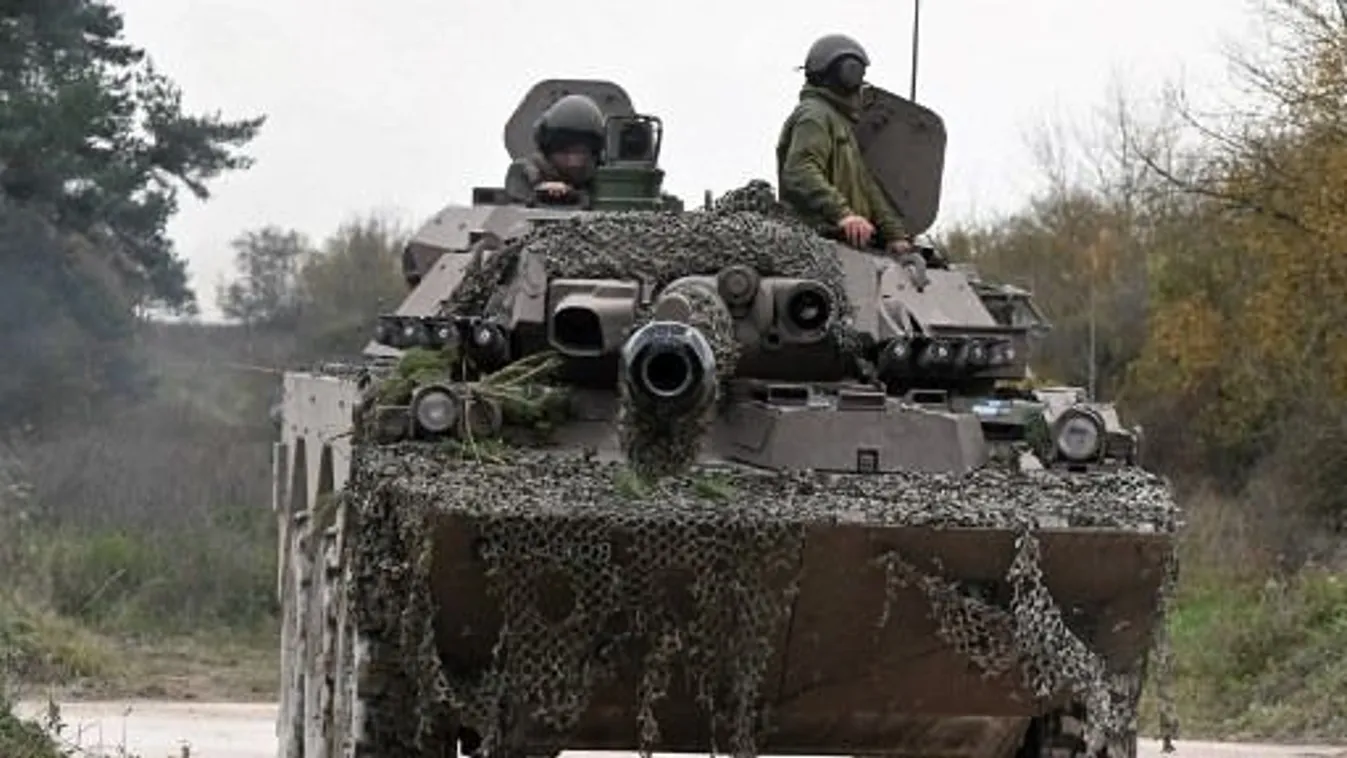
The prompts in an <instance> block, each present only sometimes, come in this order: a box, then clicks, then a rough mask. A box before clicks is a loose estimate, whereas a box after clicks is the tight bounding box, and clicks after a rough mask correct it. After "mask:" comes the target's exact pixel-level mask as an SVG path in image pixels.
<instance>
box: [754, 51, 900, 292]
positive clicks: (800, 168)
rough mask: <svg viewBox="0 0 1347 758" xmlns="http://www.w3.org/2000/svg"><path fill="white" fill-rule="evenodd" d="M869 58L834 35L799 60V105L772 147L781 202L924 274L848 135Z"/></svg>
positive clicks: (827, 231) (834, 232)
mask: <svg viewBox="0 0 1347 758" xmlns="http://www.w3.org/2000/svg"><path fill="white" fill-rule="evenodd" d="M868 65H870V58H869V56H867V55H866V54H865V49H864V48H862V47H861V45H860V43H858V42H856V40H854V39H852V38H850V37H848V36H846V35H842V34H829V35H827V36H825V37H820V38H819V39H818V40H817V41H815V42H814V44H813V45H812V46H811V47H810V48H809V53H808V54H807V55H806V56H805V63H804V73H805V85H804V87H803V89H801V90H800V102H799V104H798V105H796V106H795V110H793V111H792V112H791V114H790V116H789V117H788V118H787V119H786V123H785V125H784V126H783V127H782V129H781V137H780V139H779V140H778V141H777V145H776V168H777V182H778V185H779V187H780V191H781V200H782V202H784V203H786V204H787V205H789V206H790V207H791V208H793V209H794V210H795V211H796V212H797V213H799V214H800V216H802V217H803V218H804V220H805V221H806V222H808V223H810V224H811V225H813V226H815V227H817V228H818V229H819V230H820V231H821V232H823V233H824V234H826V235H828V236H837V233H838V232H840V233H841V234H840V236H841V238H842V239H844V240H846V241H847V242H848V243H850V244H851V245H854V246H856V247H860V248H866V247H882V248H884V249H887V250H888V251H889V252H891V253H894V254H895V255H899V256H902V258H901V260H902V262H903V263H904V264H910V265H912V266H915V267H916V268H917V269H918V270H919V271H922V272H924V271H925V265H924V264H925V261H924V259H922V256H921V255H920V254H918V253H915V251H914V250H913V247H912V242H911V239H910V237H909V236H908V234H907V229H906V227H905V226H904V224H903V219H902V217H901V215H900V214H899V213H898V211H897V210H896V209H895V208H894V207H893V206H892V205H891V204H890V203H889V201H888V198H887V197H885V195H884V192H883V190H881V189H880V188H879V184H878V183H877V182H876V181H875V179H874V177H873V176H872V175H871V174H870V170H869V168H868V167H867V166H866V165H865V160H864V158H863V157H862V156H861V149H860V145H858V144H857V142H856V137H855V135H854V133H853V131H852V128H853V126H854V125H855V123H856V120H857V118H859V115H860V109H861V105H860V100H861V98H860V94H861V87H862V85H863V84H864V80H865V69H866V67H867V66H868Z"/></svg>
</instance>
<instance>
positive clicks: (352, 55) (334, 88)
mask: <svg viewBox="0 0 1347 758" xmlns="http://www.w3.org/2000/svg"><path fill="white" fill-rule="evenodd" d="M116 4H117V6H118V7H119V8H120V9H122V11H123V14H124V16H125V20H126V36H127V37H128V38H129V39H130V40H131V41H132V42H134V43H136V44H138V45H140V46H143V47H145V48H146V49H147V50H148V51H149V52H150V54H151V55H152V56H153V58H154V60H155V62H156V64H157V65H158V66H159V67H160V69H161V70H163V71H164V73H166V74H168V75H169V76H171V77H172V78H173V79H174V80H175V81H176V82H177V83H178V84H179V85H180V86H181V87H182V88H183V90H184V100H185V103H186V105H187V107H188V108H189V109H191V110H197V111H199V110H206V111H215V110H221V111H223V113H224V114H225V115H226V116H229V117H242V116H251V115H255V114H259V113H262V114H266V115H267V116H268V121H267V124H266V125H265V126H264V127H263V131H262V132H261V134H260V136H259V137H258V138H257V140H255V142H254V143H253V145H252V147H251V149H250V152H251V154H252V155H253V156H254V157H256V159H257V163H256V164H255V165H254V167H253V168H252V169H250V170H248V171H246V172H240V173H235V174H232V175H229V176H227V177H225V178H224V179H222V180H219V181H217V182H216V183H214V184H213V185H212V187H213V197H212V198H211V199H210V200H209V201H208V202H206V203H204V204H202V203H198V202H196V201H195V199H193V198H191V197H190V195H188V194H187V193H183V198H182V210H181V211H180V213H179V214H178V216H177V217H176V218H175V219H174V221H173V222H172V224H171V225H170V227H169V232H170V234H171V236H172V237H173V239H174V240H175V242H176V243H177V245H178V249H179V251H180V252H181V254H182V255H183V256H184V257H185V258H187V260H188V261H189V271H190V273H191V274H192V282H193V286H195V287H196V289H197V293H198V296H199V298H200V300H201V305H202V309H203V315H205V316H206V317H207V318H213V317H215V315H216V314H217V313H218V311H217V310H216V307H215V302H214V299H215V283H216V281H217V280H218V279H219V277H221V276H222V275H226V274H228V273H229V272H230V271H231V253H230V250H229V247H228V241H229V240H230V239H231V238H232V237H233V236H235V235H236V234H238V233H239V232H241V231H243V230H245V229H250V228H255V227H258V226H261V225H264V224H268V223H275V224H279V225H281V226H284V227H291V228H295V229H299V230H300V231H302V232H305V233H307V234H309V235H310V236H311V237H313V238H315V239H321V238H322V237H323V236H324V235H326V234H327V233H328V232H330V231H332V230H333V229H335V227H336V226H337V224H339V223H340V222H341V221H343V220H344V219H346V218H348V217H350V215H351V214H354V213H363V212H366V211H370V210H376V209H380V210H387V211H391V212H393V213H395V214H397V215H398V216H400V217H402V218H403V219H404V220H405V221H406V222H407V223H409V224H412V225H415V224H419V223H420V222H421V221H422V220H424V219H425V218H426V217H428V216H429V215H431V214H432V213H434V212H435V211H437V210H439V209H440V208H441V207H443V206H444V205H446V204H448V203H466V202H468V200H469V192H470V188H471V187H472V186H474V185H499V184H500V183H501V181H502V180H503V178H504V173H505V168H506V166H507V164H508V158H507V155H506V153H505V148H504V146H503V144H502V131H503V128H504V124H505V121H506V119H507V118H509V116H510V113H511V112H512V111H513V110H514V108H515V106H516V105H517V104H518V102H519V99H520V98H521V97H522V96H523V95H524V93H525V92H526V91H527V90H528V88H529V87H530V86H532V85H533V84H534V83H535V82H537V81H539V80H542V79H548V78H572V77H574V78H581V77H585V78H588V77H593V78H606V79H611V80H613V81H616V82H617V83H619V84H620V85H622V86H623V87H624V88H625V89H626V90H627V92H628V93H629V94H630V95H631V97H632V100H633V102H634V104H635V106H636V108H637V110H638V111H641V112H648V113H655V114H657V115H659V116H660V117H661V118H662V119H663V121H664V125H665V144H664V149H663V153H662V163H663V165H664V168H665V170H666V172H667V178H666V189H667V190H669V191H671V192H673V193H674V194H677V195H680V196H681V197H682V198H683V200H684V202H686V203H687V204H688V206H689V207H694V206H699V205H700V204H701V197H702V193H703V190H705V189H711V190H712V191H714V192H715V193H716V194H717V195H718V194H720V193H722V192H724V191H726V190H729V189H731V188H734V187H737V186H740V185H742V184H743V183H744V182H746V181H747V180H748V179H750V178H755V177H761V178H764V179H767V180H768V181H771V182H772V183H773V184H775V168H774V156H773V151H774V148H775V141H776V137H777V132H778V130H779V129H780V124H781V121H782V119H784V118H785V116H786V114H787V113H788V112H789V111H790V109H791V108H792V107H793V105H794V103H795V101H796V97H797V93H798V90H799V85H800V82H801V77H802V74H801V73H800V72H798V71H796V70H795V67H796V66H798V65H799V64H800V63H802V62H803V58H804V53H805V50H806V49H807V48H808V46H809V44H810V43H811V42H812V41H813V40H814V39H815V38H816V37H818V36H820V35H822V34H826V33H831V32H842V33H847V34H851V35H853V36H855V37H856V38H857V39H859V40H860V42H861V43H862V44H863V45H865V46H866V48H867V50H868V51H869V53H870V58H871V63H872V65H871V67H870V71H869V74H868V78H869V80H870V81H872V82H875V83H877V84H880V85H882V86H885V87H886V88H888V89H891V90H894V91H896V92H899V93H903V94H906V92H907V87H908V78H909V75H910V59H911V48H910V40H911V17H912V0H890V1H889V2H883V1H882V0H827V2H814V3H804V2H800V1H799V0H772V1H771V2H766V0H763V1H761V2H732V1H731V0H718V1H712V0H673V1H672V2H669V3H668V4H667V5H666V4H664V3H650V4H644V3H643V4H640V6H641V7H640V9H639V10H636V6H637V4H636V3H631V2H622V1H621V0H580V1H579V2H572V3H545V2H541V1H540V0H457V1H455V0H119V1H118V2H117V3H116ZM1249 18H1250V16H1249V7H1248V6H1247V4H1246V0H1130V1H1129V2H1122V1H1121V0H1019V1H1018V2H1012V1H1011V0H925V2H924V3H923V4H922V30H921V50H920V54H921V60H920V68H919V72H918V73H919V81H918V92H917V99H918V100H919V101H920V102H922V103H923V104H925V105H926V106H928V107H931V108H933V109H934V110H935V111H936V112H938V113H939V114H941V116H942V117H943V118H944V120H945V127H946V130H947V132H948V137H949V143H948V147H947V152H946V164H945V165H946V173H945V182H944V187H945V197H944V202H943V204H942V208H941V216H940V221H938V222H937V227H939V225H940V222H949V221H952V220H956V219H960V218H967V217H969V216H970V215H971V214H974V213H977V214H985V213H990V212H998V211H1003V210H1010V209H1013V208H1014V207H1015V205H1016V204H1017V203H1018V202H1020V201H1021V200H1022V199H1023V198H1024V195H1025V193H1026V192H1027V191H1029V190H1030V189H1031V188H1032V187H1033V185H1034V183H1035V182H1036V181H1037V179H1038V174H1037V171H1036V168H1035V164H1034V163H1033V158H1032V154H1031V152H1030V150H1029V147H1028V144H1027V142H1026V137H1027V135H1028V134H1029V132H1030V130H1032V129H1034V128H1035V127H1036V126H1037V125H1039V124H1042V123H1043V122H1044V121H1045V119H1053V118H1058V117H1063V118H1067V119H1071V120H1074V121H1082V120H1084V121H1086V122H1088V120H1089V119H1090V118H1091V115H1092V112H1093V110H1094V109H1096V108H1099V107H1101V106H1103V105H1105V103H1106V101H1107V93H1108V88H1109V86H1110V85H1111V84H1112V83H1114V82H1115V81H1119V80H1120V81H1121V82H1123V83H1124V84H1125V85H1126V86H1127V87H1128V88H1129V89H1136V90H1138V91H1141V92H1152V91H1154V90H1155V89H1156V88H1157V87H1158V86H1160V85H1161V84H1162V83H1163V82H1164V81H1165V80H1169V79H1174V78H1177V77H1182V78H1183V79H1184V80H1185V82H1186V83H1187V84H1188V85H1189V86H1190V88H1193V89H1202V88H1204V87H1209V86H1210V85H1213V84H1214V85H1218V86H1219V85H1223V82H1224V81H1225V68H1224V64H1223V62H1222V59H1221V57H1220V51H1221V46H1222V45H1223V44H1224V43H1226V42H1228V41H1231V40H1239V39H1244V40H1247V39H1251V38H1250V37H1249V33H1248V32H1249V29H1250V28H1251V27H1250V26H1249Z"/></svg>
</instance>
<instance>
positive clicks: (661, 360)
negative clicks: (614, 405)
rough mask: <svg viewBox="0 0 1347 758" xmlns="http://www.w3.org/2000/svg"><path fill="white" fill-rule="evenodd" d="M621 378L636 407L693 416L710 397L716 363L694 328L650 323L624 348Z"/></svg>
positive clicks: (711, 395)
mask: <svg viewBox="0 0 1347 758" xmlns="http://www.w3.org/2000/svg"><path fill="white" fill-rule="evenodd" d="M621 378H622V381H623V383H624V384H625V385H626V387H627V390H628V391H629V392H630V393H631V396H632V398H633V400H636V401H637V402H638V403H640V404H641V405H644V406H647V407H654V408H662V409H665V410H669V411H672V412H674V413H676V414H680V415H681V414H687V413H693V412H696V411H699V410H701V409H703V408H705V406H706V405H707V404H708V403H709V402H710V400H711V399H712V397H713V396H714V394H715V384H716V359H715V356H714V354H713V353H712V352H711V344H710V343H709V342H708V341H707V339H706V337H705V336H704V335H703V334H702V333H701V331H700V330H699V329H697V327H695V326H691V325H689V324H684V323H680V322H677V321H652V322H650V323H648V324H646V325H645V326H643V327H641V328H640V329H639V330H637V331H636V332H635V333H634V334H632V335H631V337H630V338H628V339H627V341H626V343H625V344H624V345H623V347H622V367H621Z"/></svg>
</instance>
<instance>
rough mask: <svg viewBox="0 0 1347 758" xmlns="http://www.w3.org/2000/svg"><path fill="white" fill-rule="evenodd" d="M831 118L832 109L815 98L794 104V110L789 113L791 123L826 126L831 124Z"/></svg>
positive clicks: (804, 99)
mask: <svg viewBox="0 0 1347 758" xmlns="http://www.w3.org/2000/svg"><path fill="white" fill-rule="evenodd" d="M833 118H834V114H833V109H832V107H831V106H829V105H828V104H827V103H825V102H823V101H822V100H820V99H818V98H816V97H806V98H801V100H800V102H799V103H796V105H795V110H793V111H791V114H790V120H791V122H792V123H800V122H803V121H808V122H811V123H816V124H822V125H827V124H829V123H831V122H832V120H833Z"/></svg>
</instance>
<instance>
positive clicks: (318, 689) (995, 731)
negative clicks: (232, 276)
mask: <svg viewBox="0 0 1347 758" xmlns="http://www.w3.org/2000/svg"><path fill="white" fill-rule="evenodd" d="M569 93H584V94H587V95H589V96H591V97H592V98H593V99H594V100H595V101H596V102H598V103H599V104H600V106H601V107H602V109H603V110H604V112H605V114H606V119H607V127H606V128H607V131H608V140H607V147H606V149H605V151H604V155H603V161H602V165H601V167H600V168H599V170H598V175H597V178H596V180H595V183H594V187H593V189H592V191H591V192H590V193H588V196H585V197H574V196H573V197H570V198H567V199H564V201H563V204H562V205H557V204H555V203H553V204H548V203H546V202H543V201H542V200H541V199H540V200H539V201H538V202H535V203H531V204H513V205H512V204H509V203H508V202H506V201H505V199H504V198H503V193H502V192H501V190H499V189H493V188H482V189H478V190H475V191H474V192H473V198H472V204H471V205H470V206H450V207H448V208H446V209H444V210H442V211H441V212H440V213H439V214H437V215H436V216H435V217H434V218H432V219H431V220H429V221H428V222H427V223H426V224H425V225H424V226H423V227H422V228H421V229H420V230H419V231H418V232H417V233H416V234H415V235H414V236H413V238H412V239H411V241H410V243H409V244H408V245H407V247H406V251H405V257H404V273H405V274H406V278H407V281H408V284H409V287H410V290H409V293H408V295H407V297H406V300H405V301H404V302H403V303H402V304H401V306H400V307H398V308H397V310H396V311H395V312H394V313H390V314H388V315H387V316H385V317H383V318H381V319H380V321H379V323H378V325H377V329H376V334H375V338H374V340H373V341H372V342H371V343H370V344H369V346H368V347H367V349H366V353H367V360H366V362H364V363H362V364H361V365H359V366H326V367H322V368H320V369H316V370H311V371H296V372H291V373H288V374H287V375H286V376H285V378H284V400H283V404H282V412H281V419H282V424H281V426H282V432H281V439H280V440H279V442H278V443H277V444H276V449H275V453H276V455H275V508H276V510H277V513H278V517H279V524H280V552H281V563H280V566H281V570H280V577H279V588H278V589H279V593H280V597H281V598H282V604H283V608H284V629H283V640H282V644H283V648H282V653H283V655H282V658H283V677H284V687H283V698H282V701H283V702H282V708H281V715H280V719H279V723H278V734H279V736H280V738H281V748H282V755H284V756H286V758H299V757H300V756H304V757H306V758H328V757H329V756H362V757H365V756H432V755H433V756H441V755H446V756H447V755H455V754H456V753H458V752H461V753H462V754H464V755H469V756H484V757H486V756H492V757H494V756H511V758H515V757H517V756H551V755H554V754H556V753H557V752H558V751H562V750H570V749H584V750H632V749H640V750H643V751H656V752H706V751H727V752H733V753H735V754H736V755H752V754H814V755H832V754H843V755H891V756H1036V757H1041V756H1084V755H1107V756H1110V757H1111V758H1118V757H1119V756H1125V755H1132V754H1134V751H1135V727H1134V718H1133V717H1134V714H1135V710H1136V705H1137V700H1138V697H1139V692H1140V688H1141V683H1142V682H1143V681H1144V680H1145V678H1146V675H1147V670H1148V667H1149V662H1150V660H1151V658H1152V651H1153V650H1156V649H1161V648H1157V647H1156V644H1157V637H1156V635H1157V633H1158V632H1159V631H1160V630H1161V629H1162V620H1163V612H1164V602H1165V598H1166V597H1167V593H1168V591H1169V588H1170V584H1171V581H1172V577H1173V568H1174V564H1173V549H1174V539H1173V532H1174V529H1175V528H1176V525H1177V519H1178V514H1177V511H1176V509H1175V506H1174V503H1173V502H1172V500H1171V498H1170V495H1169V492H1168V489H1167V487H1166V485H1165V483H1164V482H1163V481H1162V480H1160V479H1159V478H1157V477H1155V476H1153V475H1151V474H1149V473H1147V472H1146V471H1145V470H1143V468H1142V467H1141V466H1140V464H1139V462H1138V456H1139V451H1140V448H1139V446H1140V436H1139V434H1138V433H1137V430H1135V429H1129V428H1126V427H1125V426H1124V425H1123V424H1122V423H1120V421H1119V417H1118V414H1117V413H1116V411H1115V409H1114V408H1113V407H1112V406H1110V405H1108V404H1101V403H1096V402H1091V401H1090V399H1089V398H1087V397H1085V396H1084V395H1083V393H1081V392H1080V391H1079V390H1076V389H1074V388H1037V389H1033V388H1026V387H1024V386H1023V381H1022V380H1024V379H1025V377H1026V376H1027V371H1028V360H1029V356H1030V353H1031V349H1032V346H1033V344H1034V340H1035V335H1036V334H1037V333H1039V332H1041V330H1042V329H1044V328H1046V323H1045V322H1044V320H1043V318H1042V315H1041V314H1040V313H1039V312H1038V310H1037V309H1036V307H1035V306H1034V304H1033V301H1032V297H1031V295H1030V294H1029V293H1027V292H1025V291H1023V290H1017V289H1015V288H1013V287H1010V286H1007V285H1002V284H997V283H993V282H987V281H984V280H982V279H980V278H979V277H978V276H977V275H976V272H974V271H972V270H970V269H968V268H966V267H961V266H957V265H952V264H950V263H948V262H947V261H945V260H944V258H943V256H942V255H940V254H939V253H938V252H937V251H935V250H933V249H930V248H929V247H926V248H923V251H924V252H923V256H924V258H925V262H926V266H925V268H924V270H923V269H922V267H920V266H916V267H913V266H910V265H900V264H899V263H897V262H896V260H895V259H893V258H891V257H889V256H887V255H884V254H882V253H879V252H876V251H864V250H858V249H854V248H851V247H848V246H846V245H843V244H841V243H839V242H836V241H832V240H828V239H824V238H823V237H821V236H820V235H819V234H817V233H816V232H814V231H812V230H810V229H807V228H805V227H804V226H802V225H800V224H799V223H798V222H797V221H795V220H794V219H793V218H792V217H791V216H790V214H789V213H787V212H785V211H783V209H781V208H780V207H779V206H777V205H776V203H775V200H774V198H773V194H772V190H771V187H770V185H767V184H766V183H761V182H755V183H750V184H748V185H747V186H746V187H745V188H743V189H741V190H736V191H733V192H730V193H728V194H726V195H725V196H723V197H721V198H720V199H719V200H717V201H715V202H711V201H710V195H709V193H708V201H707V203H706V204H705V206H704V207H702V208H699V209H685V208H684V207H683V206H682V203H681V201H679V200H678V199H676V198H672V197H670V196H669V195H668V194H667V193H665V192H664V191H663V173H662V170H661V169H660V168H659V162H658V158H659V152H660V145H661V142H662V137H663V127H662V122H661V121H660V119H659V118H657V117H654V116H650V115H646V114H642V113H640V112H639V111H637V110H636V109H635V108H634V107H633V104H632V102H631V100H630V98H629V96H628V95H627V93H626V92H625V91H624V90H623V89H622V88H621V87H619V86H617V85H616V84H613V83H611V82H606V81H591V80H549V81H544V82H541V83H539V84H538V85H536V86H535V87H534V88H533V89H532V90H531V91H529V92H528V93H527V94H526V95H525V97H524V98H523V100H522V102H521V103H520V105H519V107H518V110H517V111H516V112H515V113H514V115H513V116H512V117H511V118H510V120H509V122H508V124H507V126H506V129H505V143H506V147H507V150H508V152H509V154H510V155H511V156H512V157H517V156H519V155H522V154H524V153H525V152H526V151H528V150H530V149H531V140H530V126H531V124H533V123H534V122H535V120H536V119H537V118H538V116H539V115H540V114H541V113H542V112H543V111H544V109H545V108H547V107H548V105H549V104H550V103H552V102H554V101H556V100H557V99H558V98H560V97H561V96H563V95H565V94H569ZM856 134H857V138H858V140H859V141H860V143H861V145H862V146H863V150H864V153H865V155H866V158H867V160H868V161H869V164H870V168H871V169H872V171H873V173H874V174H875V176H876V177H877V179H878V180H879V181H880V183H881V185H882V186H883V188H884V190H885V192H886V193H888V194H889V196H890V197H891V198H892V199H893V200H894V202H895V203H896V204H897V205H898V206H899V207H900V209H901V210H902V211H903V213H904V215H905V217H906V218H907V219H908V220H909V222H910V223H911V225H912V226H913V227H914V228H915V231H917V232H918V233H920V232H921V231H923V230H924V229H926V228H927V227H929V225H930V224H931V223H932V221H933V220H934V218H935V215H936V209H937V207H938V200H939V194H940V183H941V173H942V168H943V154H944V153H943V151H944V145H945V135H944V130H943V125H942V123H941V120H940V119H939V117H938V116H937V115H936V114H935V113H933V112H931V111H930V110H928V109H927V108H925V107H922V106H919V105H917V104H914V103H912V102H910V101H908V100H906V99H904V98H901V97H899V96H897V95H894V94H892V93H889V92H887V91H885V90H882V89H879V88H870V89H869V90H868V94H867V97H866V108H865V111H864V115H863V117H862V119H861V121H860V122H859V123H858V125H857V127H856ZM1157 663H1160V664H1162V663H1163V659H1161V660H1159V661H1157ZM1151 668H1153V667H1151Z"/></svg>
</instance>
